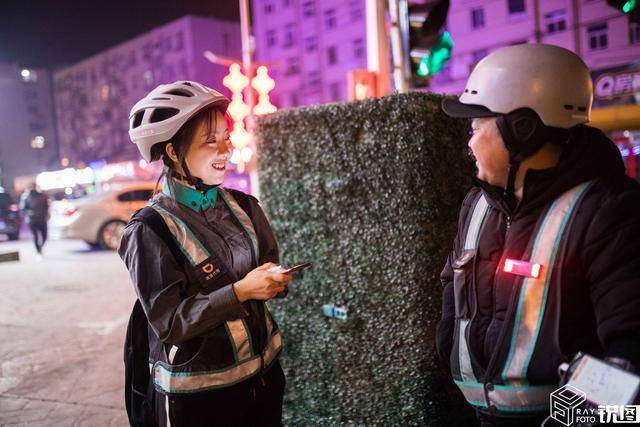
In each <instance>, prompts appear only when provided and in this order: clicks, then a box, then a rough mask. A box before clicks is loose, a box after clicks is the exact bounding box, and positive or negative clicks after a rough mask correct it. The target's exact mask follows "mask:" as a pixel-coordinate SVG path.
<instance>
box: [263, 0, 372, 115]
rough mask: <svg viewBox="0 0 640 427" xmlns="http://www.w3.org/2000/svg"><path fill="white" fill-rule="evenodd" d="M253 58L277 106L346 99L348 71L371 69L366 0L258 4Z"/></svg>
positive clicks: (267, 0) (284, 0) (287, 0)
mask: <svg viewBox="0 0 640 427" xmlns="http://www.w3.org/2000/svg"><path fill="white" fill-rule="evenodd" d="M252 3H253V6H252V7H253V10H252V15H253V33H254V36H255V40H256V51H255V57H256V61H257V62H261V63H265V64H266V65H267V66H268V67H269V70H270V74H271V76H272V77H273V79H274V80H275V82H276V87H275V89H274V90H273V92H272V102H273V103H274V104H275V105H276V106H277V107H279V108H286V107H293V106H298V105H309V104H317V103H326V102H332V101H341V100H346V99H347V96H348V93H347V73H348V72H349V71H350V70H355V69H366V68H367V48H366V43H367V41H366V22H365V0H322V1H320V0H255V1H253V2H252Z"/></svg>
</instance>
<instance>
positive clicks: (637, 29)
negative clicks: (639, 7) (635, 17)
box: [629, 22, 640, 44]
mask: <svg viewBox="0 0 640 427" xmlns="http://www.w3.org/2000/svg"><path fill="white" fill-rule="evenodd" d="M629 43H630V44H636V43H640V24H639V23H637V22H629Z"/></svg>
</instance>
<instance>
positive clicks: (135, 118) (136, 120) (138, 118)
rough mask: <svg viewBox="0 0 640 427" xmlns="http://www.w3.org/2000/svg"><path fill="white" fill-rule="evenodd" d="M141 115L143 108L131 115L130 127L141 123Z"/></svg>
mask: <svg viewBox="0 0 640 427" xmlns="http://www.w3.org/2000/svg"><path fill="white" fill-rule="evenodd" d="M142 116H144V110H143V111H138V112H137V113H136V115H135V116H133V124H132V125H131V129H135V128H137V127H138V126H140V124H141V123H142Z"/></svg>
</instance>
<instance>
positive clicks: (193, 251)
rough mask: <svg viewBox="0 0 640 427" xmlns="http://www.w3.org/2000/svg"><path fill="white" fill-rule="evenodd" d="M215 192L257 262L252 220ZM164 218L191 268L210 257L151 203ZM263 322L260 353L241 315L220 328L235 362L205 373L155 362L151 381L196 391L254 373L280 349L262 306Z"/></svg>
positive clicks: (175, 390)
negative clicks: (264, 339)
mask: <svg viewBox="0 0 640 427" xmlns="http://www.w3.org/2000/svg"><path fill="white" fill-rule="evenodd" d="M219 190H220V191H219V193H218V194H220V195H221V197H222V199H223V200H224V202H225V204H226V206H227V207H228V208H229V210H230V211H231V213H232V215H233V216H234V218H235V219H236V220H237V221H238V222H239V223H240V225H241V226H242V228H243V230H244V232H245V233H246V235H247V236H248V237H249V241H250V245H249V246H250V248H251V253H252V256H253V257H254V261H255V263H257V262H258V261H257V260H258V256H259V252H258V238H257V234H256V232H255V229H254V227H253V223H252V222H251V219H250V218H249V216H248V215H247V214H246V213H245V212H244V210H243V209H242V208H241V207H240V205H238V203H237V201H236V200H235V199H234V198H233V196H232V195H231V194H230V193H229V192H228V191H226V190H224V189H222V188H220V189H219ZM151 207H152V208H154V209H155V210H156V212H158V213H159V214H160V215H161V216H162V218H163V219H164V221H165V223H166V224H167V227H168V228H169V231H171V234H172V235H173V237H174V239H175V241H176V242H177V243H178V246H179V247H180V250H181V251H182V253H183V254H184V255H185V256H186V257H187V259H188V260H189V262H190V263H191V265H192V266H193V267H195V266H197V265H199V264H201V263H202V262H204V261H205V260H207V259H208V258H210V257H211V254H210V253H209V251H208V250H207V249H206V248H205V247H204V245H203V244H202V243H201V242H200V241H199V240H198V239H197V238H196V236H195V235H194V234H193V232H192V231H191V230H190V229H189V227H188V226H187V225H186V224H185V223H184V221H182V220H181V219H180V218H178V217H177V216H176V215H174V214H172V213H171V212H169V211H167V210H166V209H164V208H163V207H161V206H159V205H158V204H157V203H156V204H153V205H151ZM264 311H265V324H266V326H267V335H268V336H269V342H268V343H267V347H266V348H265V350H264V352H263V354H262V355H255V352H254V348H253V343H252V342H251V334H250V333H249V325H248V324H247V322H246V320H245V319H244V318H240V319H236V320H233V321H227V322H225V324H224V327H225V329H226V331H227V335H228V336H229V341H230V343H231V345H232V347H233V354H234V360H235V363H234V364H233V365H231V366H229V367H227V368H224V369H220V370H216V371H205V372H172V371H170V370H169V369H167V368H166V367H164V366H162V365H161V364H159V363H156V364H155V365H154V366H153V373H154V382H155V383H156V384H157V385H158V386H159V387H160V388H161V389H162V390H164V391H165V392H167V393H193V392H196V391H201V390H207V389H214V388H220V387H227V386H229V385H232V384H236V383H238V382H240V381H242V380H244V379H247V378H249V377H251V376H252V375H255V374H256V373H258V372H259V371H260V369H262V368H263V367H264V366H269V365H270V364H271V363H272V362H273V361H274V360H275V358H276V357H277V356H278V354H279V353H280V350H281V349H282V336H281V334H280V331H278V330H276V331H274V326H273V321H272V320H271V315H270V313H269V310H268V308H267V307H266V305H265V310H264ZM176 351H177V347H175V346H173V347H172V348H171V349H170V351H169V355H168V360H169V363H171V362H172V361H173V358H174V357H175V354H176Z"/></svg>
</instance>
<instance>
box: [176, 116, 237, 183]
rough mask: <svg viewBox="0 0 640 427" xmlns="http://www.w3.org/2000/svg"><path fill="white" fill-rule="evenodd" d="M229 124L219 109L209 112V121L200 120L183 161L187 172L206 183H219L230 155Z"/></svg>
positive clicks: (222, 178)
mask: <svg viewBox="0 0 640 427" xmlns="http://www.w3.org/2000/svg"><path fill="white" fill-rule="evenodd" d="M231 148H232V147H231V140H230V139H229V126H228V123H227V120H226V118H225V116H224V114H222V112H220V111H217V110H216V111H215V114H211V123H209V124H207V123H206V121H205V120H202V121H200V123H199V124H198V126H197V127H196V129H195V132H194V135H193V141H192V143H191V145H190V146H189V149H188V151H187V154H186V156H185V161H186V163H187V167H188V168H189V172H191V175H192V176H194V177H198V178H200V179H201V180H202V182H204V183H205V184H207V185H220V184H221V183H222V181H223V180H224V176H225V172H226V168H227V162H228V161H229V158H230V156H231Z"/></svg>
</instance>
